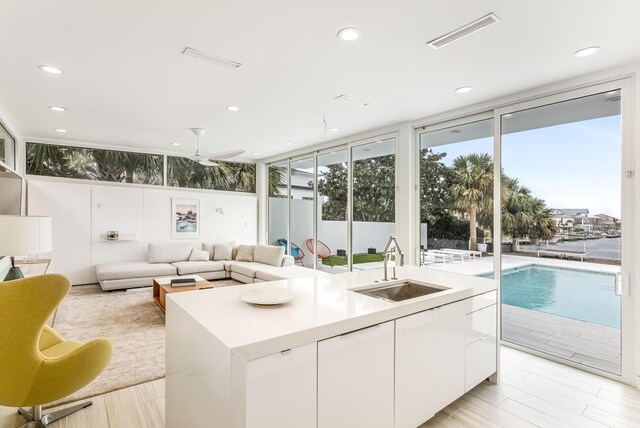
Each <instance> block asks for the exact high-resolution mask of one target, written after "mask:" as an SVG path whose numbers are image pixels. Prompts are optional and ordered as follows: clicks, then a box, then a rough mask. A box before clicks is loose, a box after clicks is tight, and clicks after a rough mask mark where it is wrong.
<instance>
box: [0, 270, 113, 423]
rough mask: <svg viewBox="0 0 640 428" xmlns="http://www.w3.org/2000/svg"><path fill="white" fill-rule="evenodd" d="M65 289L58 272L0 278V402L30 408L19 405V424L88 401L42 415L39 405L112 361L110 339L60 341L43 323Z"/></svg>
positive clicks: (51, 417)
mask: <svg viewBox="0 0 640 428" xmlns="http://www.w3.org/2000/svg"><path fill="white" fill-rule="evenodd" d="M70 288H71V283H70V282H69V279H68V278H67V277H65V276H64V275H59V274H47V275H39V276H34V277H30V278H23V279H17V280H14V281H6V282H0V405H2V406H8V407H32V408H33V409H32V411H31V412H29V411H27V410H25V409H22V408H20V409H19V410H18V412H19V413H20V414H21V415H22V416H23V417H24V418H25V419H26V421H27V423H26V424H25V425H23V426H24V427H45V426H47V425H49V424H51V423H52V422H54V421H56V420H58V419H60V418H63V417H65V416H67V415H69V414H71V413H74V412H77V411H78V410H80V409H83V408H85V407H87V406H90V405H91V402H90V401H88V402H85V403H82V404H78V405H75V406H72V407H69V408H66V409H63V410H59V411H56V412H52V413H49V414H46V415H43V414H42V405H43V404H46V403H50V402H52V401H56V400H59V399H61V398H64V397H66V396H67V395H69V394H72V393H74V392H75V391H77V390H79V389H80V388H82V387H83V386H85V385H87V384H88V383H89V382H91V381H92V380H93V379H95V378H96V377H97V376H98V375H99V374H100V373H101V372H102V371H103V370H104V369H105V367H107V364H109V361H110V360H111V354H112V349H113V348H112V345H111V341H110V340H108V339H104V338H100V339H94V340H92V341H90V342H87V343H84V344H83V343H79V342H74V341H71V340H64V339H62V338H61V337H60V336H59V335H58V334H57V333H56V332H55V331H54V330H53V329H52V328H50V327H48V326H46V325H45V322H46V321H47V319H48V318H49V316H50V315H51V314H52V313H53V311H54V310H55V309H56V307H57V306H58V305H59V304H60V302H61V301H62V299H63V298H64V296H66V294H67V293H68V292H69V289H70Z"/></svg>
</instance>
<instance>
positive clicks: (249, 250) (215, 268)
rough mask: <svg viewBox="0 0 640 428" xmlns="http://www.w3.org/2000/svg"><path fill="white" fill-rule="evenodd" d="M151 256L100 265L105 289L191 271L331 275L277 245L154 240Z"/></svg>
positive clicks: (217, 275)
mask: <svg viewBox="0 0 640 428" xmlns="http://www.w3.org/2000/svg"><path fill="white" fill-rule="evenodd" d="M239 249H240V255H238V250H239ZM216 250H217V251H216ZM205 251H206V253H207V254H205ZM147 256H148V260H147V261H134V262H120V263H106V264H101V265H98V266H96V276H97V277H98V282H99V283H100V286H101V287H102V289H103V290H105V291H107V290H120V289H126V288H134V287H146V286H150V285H152V283H153V278H161V277H167V276H176V275H190V274H197V275H199V276H201V277H202V278H204V279H208V280H215V279H223V278H233V279H235V280H237V281H241V282H244V283H252V282H263V281H275V280H279V279H287V278H297V277H306V276H318V275H328V274H327V273H325V272H320V271H316V270H313V269H308V268H304V267H300V266H295V265H294V260H293V257H291V256H287V255H284V248H283V247H280V246H273V245H260V244H258V245H241V246H236V245H235V244H234V243H221V244H202V250H200V249H199V248H193V244H192V243H183V242H170V243H150V244H149V246H148V254H147ZM194 259H198V260H197V261H196V260H194Z"/></svg>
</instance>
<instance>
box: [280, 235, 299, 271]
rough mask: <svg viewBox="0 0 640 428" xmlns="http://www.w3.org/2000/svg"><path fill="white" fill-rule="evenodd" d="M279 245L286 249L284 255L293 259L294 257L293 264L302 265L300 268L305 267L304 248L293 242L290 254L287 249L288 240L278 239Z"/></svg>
mask: <svg viewBox="0 0 640 428" xmlns="http://www.w3.org/2000/svg"><path fill="white" fill-rule="evenodd" d="M278 245H280V246H281V247H284V253H285V254H288V255H290V256H291V257H293V262H294V263H300V266H304V263H303V262H302V259H304V256H305V254H304V251H302V248H300V247H298V246H297V245H296V244H294V243H293V242H292V243H291V254H289V251H288V248H287V240H286V239H278Z"/></svg>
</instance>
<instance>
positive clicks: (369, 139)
mask: <svg viewBox="0 0 640 428" xmlns="http://www.w3.org/2000/svg"><path fill="white" fill-rule="evenodd" d="M398 137H399V135H398V132H390V133H386V134H381V135H376V136H373V137H367V138H364V139H362V140H357V141H352V142H350V143H349V144H347V150H348V151H347V156H348V157H347V159H348V165H349V167H348V171H347V172H348V183H347V186H348V188H347V218H348V221H347V268H348V270H349V272H352V271H353V254H352V249H353V149H354V148H356V147H359V146H365V145H367V144H371V143H375V142H377V141H383V140H388V139H391V138H393V140H394V146H393V155H394V165H395V168H394V177H393V182H394V189H395V186H397V183H398ZM397 197H398V193H397V192H395V191H394V202H397ZM394 206H395V212H394V220H393V223H394V226H395V224H396V220H397V218H398V209H399V208H398V204H397V203H395V204H394Z"/></svg>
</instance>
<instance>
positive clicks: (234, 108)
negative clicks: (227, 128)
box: [227, 106, 240, 111]
mask: <svg viewBox="0 0 640 428" xmlns="http://www.w3.org/2000/svg"><path fill="white" fill-rule="evenodd" d="M227 110H229V111H238V110H240V107H236V106H227Z"/></svg>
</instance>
